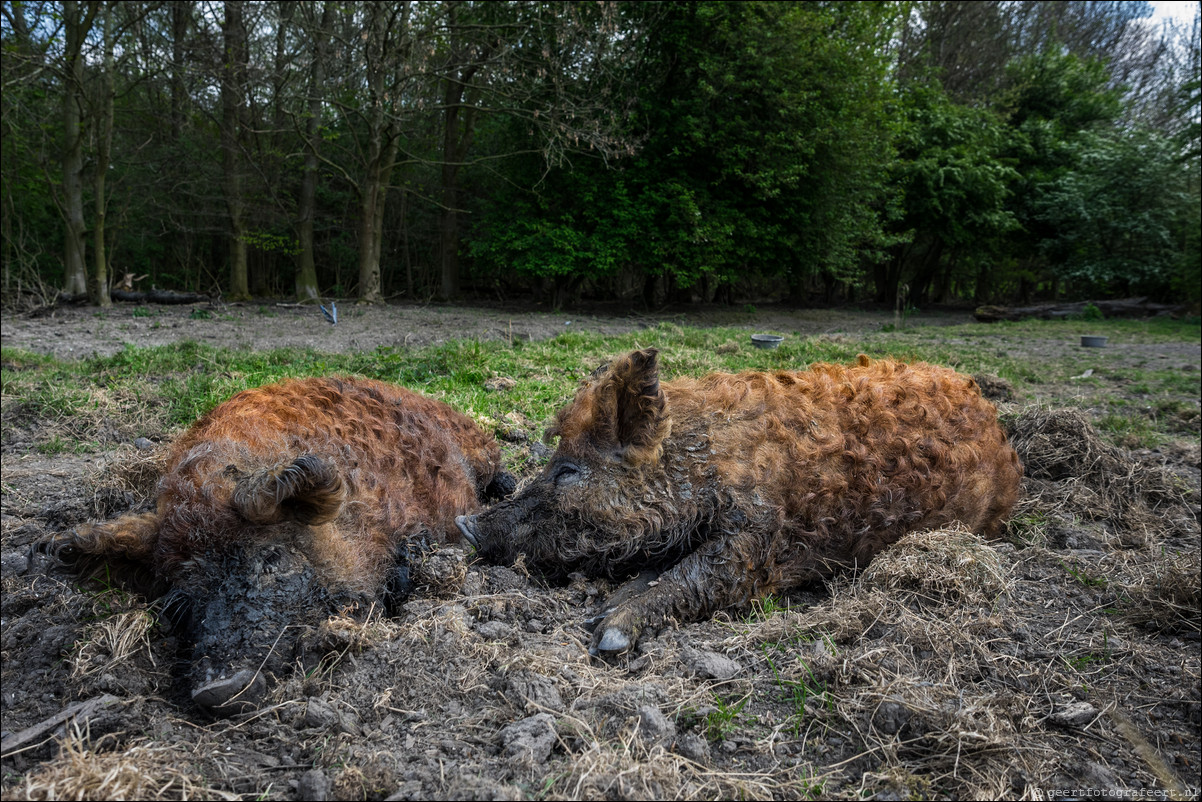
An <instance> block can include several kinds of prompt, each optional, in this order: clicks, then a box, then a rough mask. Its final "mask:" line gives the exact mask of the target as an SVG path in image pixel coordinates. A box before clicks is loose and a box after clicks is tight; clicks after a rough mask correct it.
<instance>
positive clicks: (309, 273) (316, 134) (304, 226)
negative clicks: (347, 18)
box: [296, 2, 334, 303]
mask: <svg viewBox="0 0 1202 802" xmlns="http://www.w3.org/2000/svg"><path fill="white" fill-rule="evenodd" d="M333 22H334V3H333V2H326V3H324V4H323V6H322V10H321V24H320V26H319V27H318V29H317V30H316V31H315V32H314V34H313V66H312V68H311V69H310V71H309V108H308V115H309V116H308V119H307V120H306V121H305V133H306V136H305V145H306V147H305V168H304V174H303V176H302V177H301V191H300V208H299V210H298V211H299V218H300V219H299V221H298V235H299V237H300V253H299V254H298V256H297V258H298V262H297V269H296V300H298V301H300V302H302V303H303V302H306V301H316V300H317V298H318V296H319V295H320V291H319V289H318V286H317V267H316V261H315V259H314V255H313V216H314V215H315V214H316V210H317V166H318V153H317V148H318V147H319V145H320V142H321V99H322V85H323V84H324V83H325V69H326V65H325V60H326V42H327V41H329V39H328V37H329V33H328V31H329V30H330V26H331V25H332V24H333Z"/></svg>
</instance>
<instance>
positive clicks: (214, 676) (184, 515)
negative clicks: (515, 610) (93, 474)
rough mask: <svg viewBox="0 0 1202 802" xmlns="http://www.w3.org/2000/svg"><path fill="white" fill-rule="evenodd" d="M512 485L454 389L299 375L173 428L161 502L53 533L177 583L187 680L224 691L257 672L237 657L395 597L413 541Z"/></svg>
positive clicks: (87, 557) (141, 573)
mask: <svg viewBox="0 0 1202 802" xmlns="http://www.w3.org/2000/svg"><path fill="white" fill-rule="evenodd" d="M513 486H514V481H513V479H512V477H510V476H509V475H508V474H507V473H505V472H504V471H502V470H501V453H500V448H499V447H498V446H497V444H496V442H495V441H494V440H493V439H492V437H491V436H489V435H487V434H486V433H484V432H483V431H481V430H480V428H479V427H478V426H477V425H476V424H475V422H473V421H472V420H471V419H470V418H468V417H467V416H465V415H463V414H461V413H459V412H456V411H455V410H453V409H451V408H450V407H448V406H447V405H446V404H443V403H441V402H438V401H435V400H433V399H430V398H426V397H424V396H422V395H419V394H417V393H414V392H411V391H409V390H406V389H404V388H401V387H395V386H392V385H388V384H385V383H383V382H378V381H372V380H368V379H353V378H343V379H339V378H312V379H300V380H292V381H286V382H283V383H280V384H274V385H269V386H266V387H260V388H257V389H253V390H247V391H245V392H242V393H239V394H237V395H235V396H234V397H233V398H231V399H229V400H228V401H226V402H225V403H223V404H221V405H219V406H218V407H216V408H215V409H213V410H212V411H211V412H209V413H208V414H207V415H205V416H204V417H202V418H201V419H200V420H198V421H197V422H196V423H195V424H193V426H192V427H191V428H190V429H189V430H188V431H187V432H185V433H184V434H183V435H182V436H181V437H180V438H179V439H178V440H176V442H175V443H174V444H173V445H172V446H171V451H170V456H169V458H168V460H167V466H166V470H165V473H164V475H163V477H162V479H161V480H160V482H159V485H158V496H157V501H156V505H155V509H154V511H152V512H147V513H143V514H130V515H126V516H123V517H121V518H118V519H115V520H113V521H109V522H106V523H101V524H96V525H92V526H85V527H81V528H80V529H79V530H78V531H76V532H74V533H71V534H69V535H65V536H60V537H58V538H56V539H55V540H54V541H53V542H52V543H50V544H49V545H50V548H51V549H52V550H53V551H55V552H56V553H58V554H59V555H60V556H62V557H63V558H64V559H65V560H66V561H68V562H75V563H76V565H77V567H79V568H81V569H87V568H88V567H90V566H91V565H95V564H97V563H101V562H103V563H105V564H107V565H109V566H112V567H114V568H116V569H117V572H118V573H119V574H122V575H124V576H126V577H130V576H134V577H137V578H138V581H135V582H134V584H135V587H138V588H139V589H141V590H143V591H145V592H147V593H148V595H151V596H157V595H160V594H162V593H164V592H168V591H170V594H169V596H168V604H167V609H168V611H169V613H171V617H172V618H174V619H177V620H178V621H179V622H180V623H182V624H184V625H185V628H186V629H187V630H188V634H189V635H190V636H191V637H192V640H193V642H194V644H195V655H194V667H193V675H194V687H195V688H197V690H194V693H193V696H194V698H195V699H197V701H198V703H201V704H202V705H203V706H208V707H219V706H221V705H225V704H226V703H227V701H228V699H229V697H231V696H234V695H237V696H240V697H243V698H244V699H245V696H246V692H247V687H249V686H248V685H247V683H248V682H250V679H249V678H248V677H249V676H251V675H253V676H254V679H255V681H256V683H258V685H256V687H259V685H261V684H262V683H260V682H259V678H258V673H257V672H258V668H257V667H256V668H253V670H252V669H247V671H250V674H248V675H247V676H242V674H241V673H238V672H237V671H235V669H236V668H237V667H238V666H246V665H251V666H260V665H261V664H262V660H265V659H266V658H262V654H261V653H263V652H265V651H266V649H267V646H270V645H272V644H273V643H277V642H278V644H280V645H282V644H285V643H287V642H289V641H290V640H292V641H294V640H295V639H296V634H295V631H296V629H297V628H298V625H303V624H306V623H310V624H311V623H314V622H315V621H318V620H321V619H322V618H324V616H325V615H327V614H328V613H329V612H330V611H331V610H333V609H336V608H338V607H342V606H366V605H368V604H370V603H372V602H377V601H379V602H384V603H385V604H389V603H392V602H395V601H399V600H400V596H401V595H402V594H403V593H404V592H405V591H406V590H407V589H408V566H407V562H406V558H407V556H408V553H409V552H408V549H409V547H410V544H411V542H413V541H415V540H423V541H425V540H429V541H434V542H457V541H458V540H459V533H458V530H457V529H456V528H455V525H454V520H455V517H456V516H457V515H460V514H463V513H465V512H470V511H472V510H474V509H477V508H478V507H479V506H480V504H481V502H482V501H484V500H485V499H486V498H490V497H492V498H495V497H499V496H501V495H504V494H505V493H507V492H509V491H511V490H512V489H513ZM131 568H132V569H135V570H134V571H130V570H129V569H131ZM123 569H124V570H123ZM285 632H291V633H292V635H291V637H290V638H284V639H283V640H281V638H282V636H283V634H284V633H285ZM276 651H279V649H277V650H276ZM286 657H287V655H286V654H284V655H283V657H282V658H281V660H282V659H286ZM269 665H270V664H269ZM242 673H245V672H242ZM231 674H235V675H236V676H235V677H234V678H231V677H230V675H231Z"/></svg>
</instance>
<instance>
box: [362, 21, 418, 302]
mask: <svg viewBox="0 0 1202 802" xmlns="http://www.w3.org/2000/svg"><path fill="white" fill-rule="evenodd" d="M410 8H411V4H410V3H409V2H404V3H402V4H401V6H400V18H399V19H392V20H390V19H388V15H389V13H391V9H389V8H387V4H385V3H369V4H368V5H367V13H368V20H367V26H366V27H367V31H366V33H365V36H366V37H367V47H366V52H367V61H368V73H367V92H368V101H369V104H370V107H371V114H370V117H369V119H368V126H367V127H368V133H367V138H368V144H367V159H366V165H365V166H366V169H365V171H364V177H363V185H362V187H361V188H360V190H361V193H362V194H361V201H362V205H361V207H360V214H359V303H380V302H382V301H383V300H384V296H383V295H382V294H381V292H380V251H381V242H382V239H383V236H384V231H383V223H384V201H385V200H386V198H387V195H388V185H389V183H390V182H391V179H392V170H393V166H394V163H395V162H396V154H397V149H398V148H399V147H400V139H401V123H400V119H399V117H398V116H396V114H395V113H393V114H390V113H389V112H388V111H387V110H386V105H388V98H387V96H388V95H389V94H390V92H391V91H393V90H395V88H396V85H397V77H398V75H399V74H400V72H401V70H402V69H403V68H404V64H405V58H404V56H405V52H406V51H407V48H408V45H407V40H406V39H405V37H406V36H407V33H406V29H407V27H408V24H409V13H410ZM394 22H395V23H396V25H395V28H394V27H393V23H394ZM392 34H395V38H394V36H393V35H392ZM403 43H405V44H403Z"/></svg>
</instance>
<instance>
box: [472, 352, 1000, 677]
mask: <svg viewBox="0 0 1202 802" xmlns="http://www.w3.org/2000/svg"><path fill="white" fill-rule="evenodd" d="M554 436H558V437H559V446H558V449H557V450H556V452H555V454H554V456H553V457H552V458H551V460H550V462H549V463H548V465H547V468H546V470H545V471H544V472H543V473H542V474H541V475H540V476H538V477H536V478H535V479H534V480H533V481H531V482H530V483H529V484H527V485H525V486H524V487H522V488H520V489H519V490H518V492H517V493H516V494H515V495H514V496H512V497H511V498H509V499H508V500H506V501H502V502H500V503H498V504H496V505H494V506H492V507H491V508H489V509H487V510H485V511H484V512H482V513H480V514H478V515H465V516H462V517H460V518H459V519H458V524H459V528H460V529H461V530H462V531H463V534H464V537H466V538H467V539H468V540H469V541H470V542H471V543H472V544H473V545H474V546H475V547H476V549H477V550H478V551H479V553H480V554H481V555H482V556H483V557H484V559H486V560H490V561H493V562H501V563H508V562H512V561H514V560H515V559H517V558H518V557H519V556H524V557H525V563H526V565H528V566H531V567H533V568H537V569H539V570H541V571H543V572H545V573H547V574H549V575H558V576H563V575H566V574H567V573H569V572H574V571H579V572H583V573H585V574H587V575H590V576H605V577H611V578H621V577H629V576H633V575H634V574H638V573H640V572H646V571H648V570H650V571H653V572H661V573H659V576H658V581H657V582H650V583H648V582H647V581H646V578H645V576H646V574H645V573H644V575H643V577H642V578H641V579H639V580H635V581H633V582H631V583H630V584H628V585H627V586H626V587H624V588H621V589H620V590H619V591H618V592H617V593H615V594H614V596H613V597H611V600H612V599H619V600H620V601H617V602H616V603H615V604H614V606H613V607H612V608H611V609H609V610H607V611H606V613H605V614H604V616H603V618H602V620H601V621H600V623H599V625H598V626H597V629H596V631H595V633H594V637H593V642H592V647H591V649H590V651H592V652H593V653H594V654H598V653H600V654H614V653H618V652H622V651H625V650H627V649H630V648H632V647H633V646H634V645H635V644H636V643H637V641H638V639H639V636H640V634H642V633H644V632H653V631H654V630H656V629H657V628H659V627H660V626H662V625H663V624H664V622H665V621H666V620H667V619H669V618H673V619H676V620H678V621H681V622H689V621H696V620H700V619H703V618H705V617H708V616H709V615H711V614H712V613H713V612H715V611H717V610H721V609H723V608H727V607H732V606H739V605H744V604H746V603H747V602H749V601H751V600H753V599H756V598H759V597H762V596H764V595H766V594H773V593H778V592H781V591H786V590H788V589H790V588H793V587H795V586H797V585H801V584H803V583H806V582H810V581H812V580H816V579H821V578H824V577H827V576H829V575H831V574H832V573H833V572H835V571H838V570H841V569H846V568H856V567H860V568H862V567H864V566H866V565H867V564H868V562H869V561H870V560H871V559H872V558H873V556H874V555H875V554H877V553H878V552H880V551H881V550H882V549H884V548H885V547H887V546H889V545H890V544H892V543H894V542H895V541H897V540H898V538H900V537H901V536H902V535H904V534H905V533H906V532H911V531H914V530H921V529H928V528H933V527H939V526H943V525H945V524H948V523H950V522H952V521H959V522H961V523H963V524H964V525H965V526H968V527H970V528H971V529H972V530H973V531H975V532H978V533H981V534H983V535H987V536H993V535H997V534H998V533H1000V532H1001V530H1002V527H1003V524H1004V522H1005V521H1006V518H1007V516H1008V515H1009V513H1010V510H1011V508H1012V507H1013V506H1014V503H1015V501H1016V500H1017V498H1018V492H1019V480H1020V479H1021V477H1022V466H1021V465H1020V464H1019V460H1018V456H1017V455H1016V454H1015V452H1014V449H1013V448H1011V447H1010V445H1009V443H1007V441H1006V435H1005V433H1004V432H1003V431H1002V429H1001V427H1000V426H999V425H998V422H997V413H996V410H995V409H994V407H993V405H992V404H990V403H989V402H988V401H986V400H984V399H983V398H982V397H981V394H980V392H979V391H978V389H977V386H976V384H975V383H974V382H973V380H972V379H970V378H968V377H967V376H962V375H960V374H958V373H956V372H954V371H952V370H949V369H947V368H941V367H935V366H932V365H926V364H904V363H900V362H894V361H890V360H880V361H871V360H869V359H868V358H867V357H863V356H861V357H860V359H859V361H858V363H857V364H855V365H852V366H850V367H845V366H841V365H829V364H818V365H814V366H812V367H811V368H810V369H809V370H807V371H800V372H785V371H780V372H773V373H754V372H749V373H740V374H737V375H730V374H721V373H716V374H712V375H709V376H706V377H704V378H700V379H694V378H679V379H675V380H673V381H670V382H664V383H662V384H661V383H660V380H659V369H658V365H657V357H656V351H655V350H654V349H647V350H643V351H635V352H633V353H630V354H627V355H625V356H623V357H621V358H620V359H617V360H615V361H614V362H613V363H612V364H609V365H603V366H601V367H600V368H599V369H597V370H596V371H595V372H594V373H593V374H592V376H590V377H589V378H587V379H585V380H584V381H583V382H582V383H581V385H580V387H579V389H578V390H577V392H576V397H575V398H574V399H573V400H572V402H571V403H570V404H568V405H567V406H566V407H565V408H563V409H562V410H560V412H559V413H558V416H557V418H556V421H555V423H554V425H553V426H552V427H551V429H549V430H548V438H550V437H554Z"/></svg>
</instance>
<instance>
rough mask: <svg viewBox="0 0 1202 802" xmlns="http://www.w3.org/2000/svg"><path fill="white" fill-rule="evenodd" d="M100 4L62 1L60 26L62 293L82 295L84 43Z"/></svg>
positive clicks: (84, 265) (84, 289)
mask: <svg viewBox="0 0 1202 802" xmlns="http://www.w3.org/2000/svg"><path fill="white" fill-rule="evenodd" d="M101 5H102V3H100V2H86V3H82V4H81V3H79V2H76V0H64V2H63V25H64V27H65V29H66V31H65V33H66V43H65V46H64V49H63V56H62V80H63V118H62V119H63V159H62V161H63V181H62V197H61V198H60V200H59V203H60V204H61V208H62V213H63V222H64V223H65V225H66V231H65V233H64V238H63V251H64V253H63V268H64V279H63V292H65V293H68V294H70V295H83V294H84V293H86V292H87V291H88V271H87V263H86V262H85V260H84V235H85V234H86V233H87V223H86V222H85V220H84V214H83V138H84V132H83V104H84V88H83V81H84V58H83V46H84V40H85V39H86V38H87V36H88V34H89V33H90V32H91V30H92V23H93V22H94V21H95V19H96V14H97V13H98V12H99V11H100V7H101Z"/></svg>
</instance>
